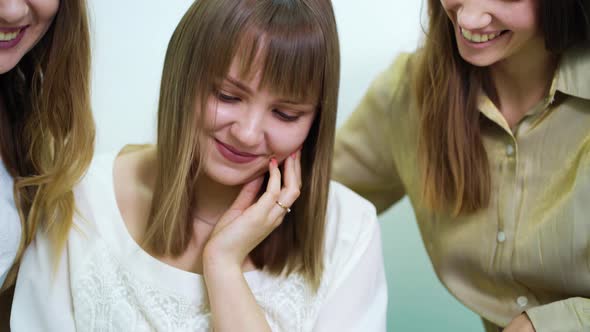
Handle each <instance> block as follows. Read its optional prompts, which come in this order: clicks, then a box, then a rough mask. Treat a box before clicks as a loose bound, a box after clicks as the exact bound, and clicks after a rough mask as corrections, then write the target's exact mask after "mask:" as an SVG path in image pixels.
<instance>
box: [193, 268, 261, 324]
mask: <svg viewBox="0 0 590 332" xmlns="http://www.w3.org/2000/svg"><path fill="white" fill-rule="evenodd" d="M204 276H205V284H206V287H207V292H208V294H209V303H210V307H211V314H212V322H213V330H214V331H216V332H220V331H221V332H224V331H256V332H258V331H271V329H270V326H269V324H268V322H267V321H266V317H265V316H264V312H263V311H262V309H261V308H260V306H259V305H258V303H257V302H256V299H255V298H254V295H253V294H252V291H251V290H250V287H249V286H248V283H247V282H246V279H244V275H243V273H242V270H241V268H240V266H235V265H228V264H222V263H209V264H205V266H204Z"/></svg>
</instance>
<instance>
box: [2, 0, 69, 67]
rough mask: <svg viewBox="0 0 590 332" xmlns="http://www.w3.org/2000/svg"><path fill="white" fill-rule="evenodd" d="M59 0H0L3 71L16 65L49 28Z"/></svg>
mask: <svg viewBox="0 0 590 332" xmlns="http://www.w3.org/2000/svg"><path fill="white" fill-rule="evenodd" d="M58 7H59V0H7V1H0V74H4V73H6V72H8V71H10V70H11V69H12V68H14V67H15V66H16V65H17V64H18V63H19V61H20V60H21V59H22V58H23V56H24V55H25V54H27V52H29V51H30V50H31V49H32V48H33V47H34V46H35V44H37V42H38V41H39V40H41V38H42V37H43V35H44V34H45V32H47V30H48V29H49V27H50V26H51V22H52V21H53V18H54V17H55V14H56V13H57V9H58Z"/></svg>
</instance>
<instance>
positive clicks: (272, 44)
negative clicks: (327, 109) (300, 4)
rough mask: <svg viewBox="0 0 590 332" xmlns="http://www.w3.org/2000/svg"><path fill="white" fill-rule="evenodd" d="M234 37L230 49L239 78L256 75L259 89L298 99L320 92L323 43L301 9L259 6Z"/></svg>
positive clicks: (314, 98)
mask: <svg viewBox="0 0 590 332" xmlns="http://www.w3.org/2000/svg"><path fill="white" fill-rule="evenodd" d="M259 9H262V10H257V11H255V13H253V15H252V16H251V17H250V18H249V20H248V21H247V22H246V24H245V28H244V29H243V30H242V31H244V32H243V33H241V35H239V36H238V40H239V42H237V43H236V45H237V48H236V50H235V52H234V59H236V60H237V61H238V64H239V67H240V76H241V78H245V79H251V78H252V77H253V76H254V75H256V74H260V75H261V78H260V86H259V88H260V89H266V90H268V91H269V92H270V93H272V94H274V95H277V96H281V97H284V98H289V99H290V100H294V101H298V102H303V101H305V102H313V103H314V104H316V103H318V101H319V100H318V99H319V97H320V96H321V95H322V86H323V80H324V70H325V69H324V68H325V65H326V53H327V51H326V45H325V40H324V36H323V33H322V32H321V29H320V27H319V24H318V23H317V22H313V21H311V14H308V16H307V17H306V16H305V15H303V14H302V10H301V8H299V9H294V10H290V8H288V6H284V7H279V8H272V12H269V11H270V8H268V10H267V9H266V8H259Z"/></svg>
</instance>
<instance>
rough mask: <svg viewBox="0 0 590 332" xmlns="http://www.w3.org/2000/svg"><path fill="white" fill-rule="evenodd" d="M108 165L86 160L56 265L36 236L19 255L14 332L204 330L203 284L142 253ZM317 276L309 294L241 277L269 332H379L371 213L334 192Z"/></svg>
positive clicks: (379, 261) (377, 258)
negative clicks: (121, 207)
mask: <svg viewBox="0 0 590 332" xmlns="http://www.w3.org/2000/svg"><path fill="white" fill-rule="evenodd" d="M114 156H115V154H113V155H109V156H102V157H98V158H95V161H94V162H93V164H92V165H91V167H90V169H89V171H88V173H87V175H86V176H85V178H84V179H83V181H82V182H81V183H80V185H79V186H78V187H77V188H76V190H75V193H76V201H77V207H78V209H79V211H80V213H81V215H82V217H77V218H76V220H75V224H76V227H75V228H74V229H73V230H72V231H71V232H70V235H69V238H68V241H67V247H66V250H64V251H63V252H62V253H61V263H60V264H59V266H58V267H57V269H56V270H54V267H53V265H52V255H51V247H50V245H49V243H48V240H47V238H46V237H45V236H43V234H41V233H40V234H38V235H37V237H36V239H35V241H34V242H33V243H32V244H31V245H30V246H29V248H28V249H27V251H26V253H25V255H24V258H23V261H22V265H21V268H20V272H19V275H18V280H17V285H16V291H15V295H14V302H13V308H12V317H11V328H12V330H13V331H16V332H19V331H66V332H67V331H208V330H210V329H211V326H210V311H209V308H208V300H207V290H206V288H205V285H204V281H203V277H202V276H201V275H198V274H194V273H190V272H186V271H183V270H180V269H177V268H174V267H172V266H170V265H167V264H165V263H163V262H161V261H159V260H157V259H155V258H154V257H152V256H150V255H149V254H148V253H146V252H145V251H143V250H142V249H141V248H140V247H139V245H138V244H137V243H136V242H135V241H134V240H133V238H132V237H131V236H130V234H129V233H128V231H127V228H126V226H125V224H124V221H123V220H122V218H121V215H120V212H119V210H118V208H117V204H116V200H115V193H114V189H113V173H112V169H113V162H114ZM325 245H326V250H325V257H324V264H325V271H324V274H323V276H322V281H321V285H320V288H319V291H318V292H317V293H314V292H312V291H311V289H310V287H308V285H307V284H306V283H305V282H304V279H303V278H302V276H301V275H299V274H291V275H289V276H287V277H276V276H272V275H270V274H268V273H266V272H263V271H251V272H245V273H244V276H245V279H246V281H247V282H248V284H249V286H250V288H251V290H252V292H253V294H254V296H255V298H256V300H257V302H258V304H259V305H260V307H261V308H262V310H263V311H264V313H265V315H266V318H267V321H268V322H269V324H270V326H271V328H272V330H273V331H289V332H291V331H385V319H386V306H387V289H386V284H385V273H384V268H383V256H382V251H381V235H380V230H379V224H378V223H377V217H376V212H375V208H374V207H373V206H372V205H371V204H370V203H368V202H367V201H365V200H364V199H363V198H361V197H360V196H357V195H356V194H355V193H353V192H352V191H350V190H348V189H347V188H345V187H344V186H342V185H340V184H338V183H332V184H331V188H330V198H329V204H328V216H327V228H326V241H325Z"/></svg>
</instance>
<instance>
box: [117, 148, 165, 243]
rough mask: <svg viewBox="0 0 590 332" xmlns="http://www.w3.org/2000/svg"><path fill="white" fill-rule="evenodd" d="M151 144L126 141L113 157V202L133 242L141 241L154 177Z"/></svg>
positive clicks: (153, 151)
mask: <svg viewBox="0 0 590 332" xmlns="http://www.w3.org/2000/svg"><path fill="white" fill-rule="evenodd" d="M155 155H156V148H155V146H154V145H127V146H125V147H124V148H123V149H122V150H121V151H120V152H119V154H118V155H117V157H116V159H115V165H114V171H113V177H114V179H113V181H114V183H115V196H116V200H117V206H118V208H119V211H120V212H121V216H122V217H123V220H124V221H125V225H126V226H127V229H128V231H129V233H130V234H131V236H132V237H133V238H134V239H135V241H136V242H141V241H140V240H141V238H142V236H143V233H144V231H145V225H146V222H147V218H148V215H149V211H150V206H151V201H152V196H153V187H154V184H153V179H155V160H156V158H155Z"/></svg>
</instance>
